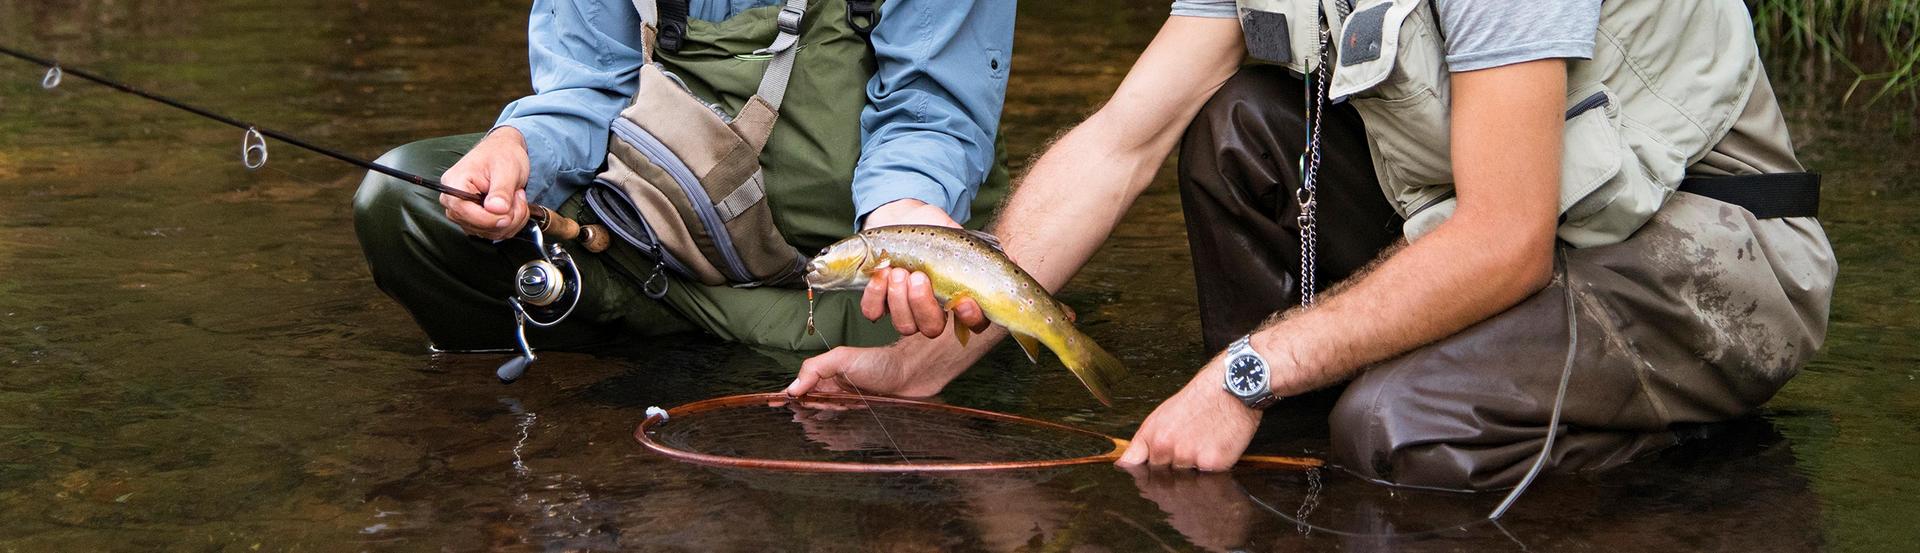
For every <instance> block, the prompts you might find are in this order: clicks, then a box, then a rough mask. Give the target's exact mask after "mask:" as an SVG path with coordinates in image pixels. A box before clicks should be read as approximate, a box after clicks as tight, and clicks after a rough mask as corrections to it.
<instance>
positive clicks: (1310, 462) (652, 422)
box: [633, 393, 1325, 473]
mask: <svg viewBox="0 0 1920 553" xmlns="http://www.w3.org/2000/svg"><path fill="white" fill-rule="evenodd" d="M807 401H829V402H843V403H849V404H860V405H871V404H885V405H897V406H905V407H911V408H916V409H926V410H930V411H936V412H945V413H953V414H956V415H961V416H966V417H977V418H982V419H989V420H994V421H1000V422H1006V423H1012V424H1020V425H1027V426H1033V427H1040V428H1046V429H1049V430H1054V431H1058V432H1062V433H1069V434H1075V435H1080V436H1087V437H1094V438H1099V439H1102V440H1107V441H1110V442H1112V443H1113V448H1112V449H1111V450H1109V451H1107V452H1105V453H1101V454H1097V455H1088V456H1082V457H1070V458H1063V459H1032V460H1024V461H928V462H917V463H916V462H906V461H902V462H869V461H809V460H798V459H765V458H752V457H733V456H727V455H714V454H709V453H700V452H696V451H687V450H684V449H679V448H675V447H672V446H669V445H667V444H664V443H661V442H660V441H659V440H657V439H655V438H654V436H653V434H652V433H651V432H650V431H651V430H654V429H655V428H657V427H658V426H659V425H661V424H664V423H666V422H667V421H669V420H671V419H675V418H681V417H690V416H694V415H698V414H699V413H701V412H706V411H714V410H718V409H725V408H730V407H740V406H747V405H760V406H766V405H772V404H775V403H791V402H807ZM633 438H634V439H635V440H638V441H639V442H640V445H642V446H646V448H647V449H649V450H652V451H653V452H654V453H658V454H660V455H662V456H665V457H667V458H669V459H673V460H676V461H680V462H684V463H693V464H696V465H706V466H713V467H726V468H747V469H760V470H772V471H791V472H841V473H848V472H851V473H952V472H973V471H990V470H1018V469H1043V468H1059V467H1071V466H1078V465H1093V464H1102V463H1109V464H1110V463H1113V462H1114V461H1118V460H1120V454H1121V453H1123V452H1125V451H1126V450H1127V440H1123V439H1120V438H1115V437H1113V436H1108V435H1106V434H1101V433H1099V432H1094V431H1091V430H1086V429H1082V428H1075V427H1072V426H1067V425H1064V424H1060V423H1055V422H1049V421H1044V420H1040V419H1034V418H1028V417H1022V416H1019V415H1010V414H1006V413H996V412H993V411H985V410H980V409H970V408H966V407H958V406H953V405H946V404H941V403H933V402H930V401H920V400H914V399H903V398H893V397H884V396H857V395H853V394H840V393H817V394H809V395H807V396H803V397H800V398H792V397H788V396H787V395H786V394H781V393H762V394H743V395H736V396H725V397H717V398H712V399H705V400H700V401H696V402H693V403H688V404H685V405H681V406H679V407H674V408H672V409H668V410H666V411H665V412H664V414H661V413H660V412H653V413H652V414H649V415H648V416H647V418H646V420H643V421H640V426H639V427H638V428H635V429H634V431H633ZM1324 464H1325V462H1323V461H1321V460H1319V459H1314V458H1311V457H1286V456H1273V455H1247V456H1243V457H1241V458H1240V461H1239V463H1238V465H1240V466H1251V467H1258V468H1268V469H1285V470H1306V469H1312V468H1318V467H1320V466H1321V465H1324Z"/></svg>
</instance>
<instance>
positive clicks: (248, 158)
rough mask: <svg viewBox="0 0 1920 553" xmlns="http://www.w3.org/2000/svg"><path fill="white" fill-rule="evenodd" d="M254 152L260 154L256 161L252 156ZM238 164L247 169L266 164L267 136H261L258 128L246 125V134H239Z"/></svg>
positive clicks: (257, 167)
mask: <svg viewBox="0 0 1920 553" xmlns="http://www.w3.org/2000/svg"><path fill="white" fill-rule="evenodd" d="M255 153H258V154H260V159H259V160H258V161H255V160H254V158H253V157H254V154H255ZM240 164H241V165H244V166H246V168H247V170H249V171H251V170H254V169H259V168H261V167H265V166H266V165H267V137H264V136H261V135H260V130H259V129H256V128H253V127H247V134H243V135H240Z"/></svg>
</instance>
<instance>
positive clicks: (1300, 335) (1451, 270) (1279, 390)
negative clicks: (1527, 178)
mask: <svg viewBox="0 0 1920 553" xmlns="http://www.w3.org/2000/svg"><path fill="white" fill-rule="evenodd" d="M1508 238H1509V237H1508V236H1507V235H1506V234H1505V233H1502V232H1499V230H1498V229H1497V228H1488V227H1468V226H1457V225H1443V226H1441V228H1439V229H1435V230H1434V232H1433V233H1432V234H1430V235H1428V236H1427V237H1425V238H1423V239H1421V240H1420V241H1419V242H1416V243H1414V244H1412V245H1409V246H1406V247H1403V248H1392V249H1389V250H1388V251H1387V252H1385V253H1384V254H1383V255H1382V259H1381V260H1380V261H1379V262H1377V263H1376V264H1375V265H1373V266H1370V267H1369V268H1368V269H1366V270H1363V272H1362V273H1360V274H1358V275H1355V276H1354V277H1353V278H1350V279H1348V281H1347V282H1346V283H1343V284H1342V285H1340V286H1336V287H1335V288H1334V289H1333V290H1332V292H1331V293H1330V294H1326V295H1323V296H1322V297H1321V298H1320V301H1319V302H1317V303H1315V305H1314V307H1313V308H1311V309H1294V310H1291V311H1289V312H1286V313H1285V314H1283V315H1282V316H1280V317H1277V318H1275V319H1274V320H1273V321H1270V322H1268V323H1267V324H1265V325H1263V326H1262V327H1261V328H1260V329H1259V330H1257V331H1255V332H1254V335H1253V342H1254V343H1253V345H1254V348H1255V349H1256V350H1257V351H1260V352H1262V353H1263V355H1265V356H1266V357H1267V358H1268V359H1269V360H1271V361H1272V362H1274V363H1275V365H1276V368H1275V369H1274V372H1273V378H1274V383H1273V385H1274V390H1275V393H1276V394H1279V395H1282V396H1289V395H1298V394H1300V393H1302V392H1306V391H1309V390H1314V389H1317V388H1321V387H1324V386H1328V385H1331V384H1334V383H1336V382H1340V381H1342V380H1346V379H1348V378H1351V377H1352V376H1353V375H1354V374H1355V373H1357V372H1358V371H1359V370H1360V369H1361V368H1362V367H1366V366H1367V365H1370V364H1373V363H1376V362H1379V361H1383V360H1386V359H1388V358H1390V357H1393V356H1395V355H1398V354H1400V353H1403V352H1406V351H1409V350H1412V349H1414V348H1416V347H1419V346H1421V345H1423V344H1426V343H1428V342H1432V341H1434V340H1438V339H1440V338H1444V337H1446V336H1449V335H1452V334H1453V333H1455V332H1459V331H1460V330H1461V329H1464V328H1466V327H1468V326H1470V325H1472V324H1474V323H1476V322H1479V321H1481V320H1485V319H1486V318H1488V317H1491V316H1493V315H1495V314H1498V313H1500V312H1502V311H1505V310H1506V309H1507V308H1509V307H1512V306H1513V305H1514V304H1517V303H1519V302H1520V301H1521V300H1523V299H1526V298H1527V297H1528V296H1530V295H1532V294H1533V293H1534V292H1535V291H1538V290H1539V289H1540V288H1541V287H1542V286H1545V284H1546V282H1547V281H1548V280H1549V278H1550V277H1551V275H1552V269H1551V264H1550V263H1549V264H1548V265H1545V266H1535V267H1531V268H1528V267H1529V266H1530V265H1538V261H1537V260H1538V259H1540V258H1542V257H1547V256H1542V255H1540V254H1537V253H1528V252H1526V251H1523V250H1522V249H1520V248H1511V247H1497V246H1493V244H1498V243H1501V242H1503V241H1505V240H1507V239H1508ZM1552 247H1553V246H1552V244H1551V242H1546V243H1541V244H1536V245H1534V246H1532V248H1536V249H1538V250H1544V251H1548V252H1550V251H1551V249H1552ZM1549 258H1550V257H1549Z"/></svg>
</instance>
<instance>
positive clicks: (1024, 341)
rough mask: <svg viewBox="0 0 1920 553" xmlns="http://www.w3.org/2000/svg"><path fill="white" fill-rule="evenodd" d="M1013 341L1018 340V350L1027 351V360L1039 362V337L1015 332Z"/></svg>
mask: <svg viewBox="0 0 1920 553" xmlns="http://www.w3.org/2000/svg"><path fill="white" fill-rule="evenodd" d="M1013 341H1015V342H1019V343H1020V350H1021V351H1025V352H1027V360H1028V361H1032V362H1035V363H1039V362H1040V339H1039V338H1034V337H1032V336H1028V335H1025V334H1021V333H1018V332H1015V333H1013Z"/></svg>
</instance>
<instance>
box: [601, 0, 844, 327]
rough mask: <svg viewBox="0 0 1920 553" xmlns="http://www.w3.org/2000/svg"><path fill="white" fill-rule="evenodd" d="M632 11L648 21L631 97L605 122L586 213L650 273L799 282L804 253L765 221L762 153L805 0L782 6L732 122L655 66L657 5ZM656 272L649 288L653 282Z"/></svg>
mask: <svg viewBox="0 0 1920 553" xmlns="http://www.w3.org/2000/svg"><path fill="white" fill-rule="evenodd" d="M633 4H634V7H635V9H636V10H638V11H639V12H640V16H641V19H642V21H644V22H645V27H644V28H643V30H642V40H643V43H644V47H643V48H644V50H645V62H644V63H643V65H641V66H640V81H639V90H638V92H637V93H636V95H635V96H634V98H633V102H632V104H630V105H628V106H627V107H626V108H625V109H623V110H621V112H620V116H619V117H617V118H615V119H614V120H613V123H612V126H611V131H612V136H611V137H610V138H609V140H608V141H607V144H608V152H607V168H606V170H605V171H604V172H602V173H601V174H600V175H598V176H597V177H596V179H595V181H596V182H595V183H594V186H593V188H592V189H590V190H589V192H588V194H587V202H588V204H589V206H590V207H591V208H592V209H593V210H594V211H595V213H596V214H598V215H599V216H600V217H601V219H602V220H603V221H604V222H606V223H607V226H608V228H609V229H610V230H612V231H613V233H614V234H616V235H618V236H619V237H620V238H621V239H622V241H624V242H626V244H627V245H629V246H631V247H633V248H636V249H637V250H639V252H640V253H641V255H643V256H645V257H646V258H648V259H650V260H653V261H654V262H655V263H656V264H657V265H658V266H657V267H656V268H655V270H654V271H655V273H656V275H654V276H657V273H658V272H660V271H662V270H668V271H671V272H672V273H674V274H676V275H678V276H681V277H684V278H688V279H692V280H695V281H698V282H700V283H702V284H706V285H711V286H718V285H726V284H730V285H734V286H761V285H780V284H789V283H792V282H796V281H797V280H798V277H799V274H800V270H801V268H802V266H803V265H804V264H805V263H806V257H805V256H804V255H802V254H801V253H800V252H799V250H797V249H795V248H794V247H793V246H791V245H789V244H788V243H787V241H786V240H785V238H784V237H783V236H782V235H781V233H780V230H779V228H778V227H776V226H775V224H774V218H773V212H772V209H771V208H770V207H769V206H768V205H767V185H766V179H765V176H764V175H763V174H762V171H761V165H760V154H761V151H762V150H764V149H765V148H766V146H767V138H768V137H769V136H770V135H772V133H773V126H774V123H775V121H777V120H778V119H779V114H780V104H781V102H782V100H783V99H784V97H785V96H786V89H787V82H788V80H789V78H790V77H791V75H792V72H793V67H794V58H795V56H796V55H797V54H798V53H799V50H800V49H799V43H800V25H801V19H802V17H804V16H805V15H806V10H807V0H787V1H786V3H785V5H783V6H781V8H780V11H779V14H778V16H777V17H776V18H775V19H776V21H775V23H776V24H777V25H778V34H777V35H776V37H775V38H774V40H773V42H772V43H771V44H768V45H767V46H766V48H764V49H763V50H762V51H761V53H763V54H765V55H769V56H770V57H771V59H770V60H769V61H768V62H767V65H766V70H765V73H764V75H762V77H761V80H760V86H759V90H758V91H757V92H756V93H755V94H754V95H753V96H752V97H751V98H748V99H747V101H746V102H745V103H744V105H743V106H742V107H741V108H740V109H739V110H738V112H736V113H734V114H731V115H729V114H728V113H726V112H725V111H724V110H722V109H720V108H718V107H717V106H714V105H712V104H711V103H710V102H708V101H707V100H704V99H702V98H700V97H698V96H695V95H694V94H693V93H692V92H690V91H689V90H688V89H687V87H686V85H684V84H682V83H681V82H679V80H678V79H677V78H676V77H675V76H674V75H673V74H671V73H668V72H667V71H666V70H665V69H663V68H662V66H661V64H660V63H657V60H656V59H655V58H654V56H655V49H656V48H657V47H658V43H659V37H660V27H659V21H660V18H659V13H658V7H657V6H656V5H655V2H654V1H653V0H635V1H634V3H633ZM681 9H684V8H681ZM654 276H648V277H646V278H647V280H648V282H662V281H660V280H657V279H656V278H654ZM649 293H650V294H651V293H653V290H652V289H650V290H649Z"/></svg>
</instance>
